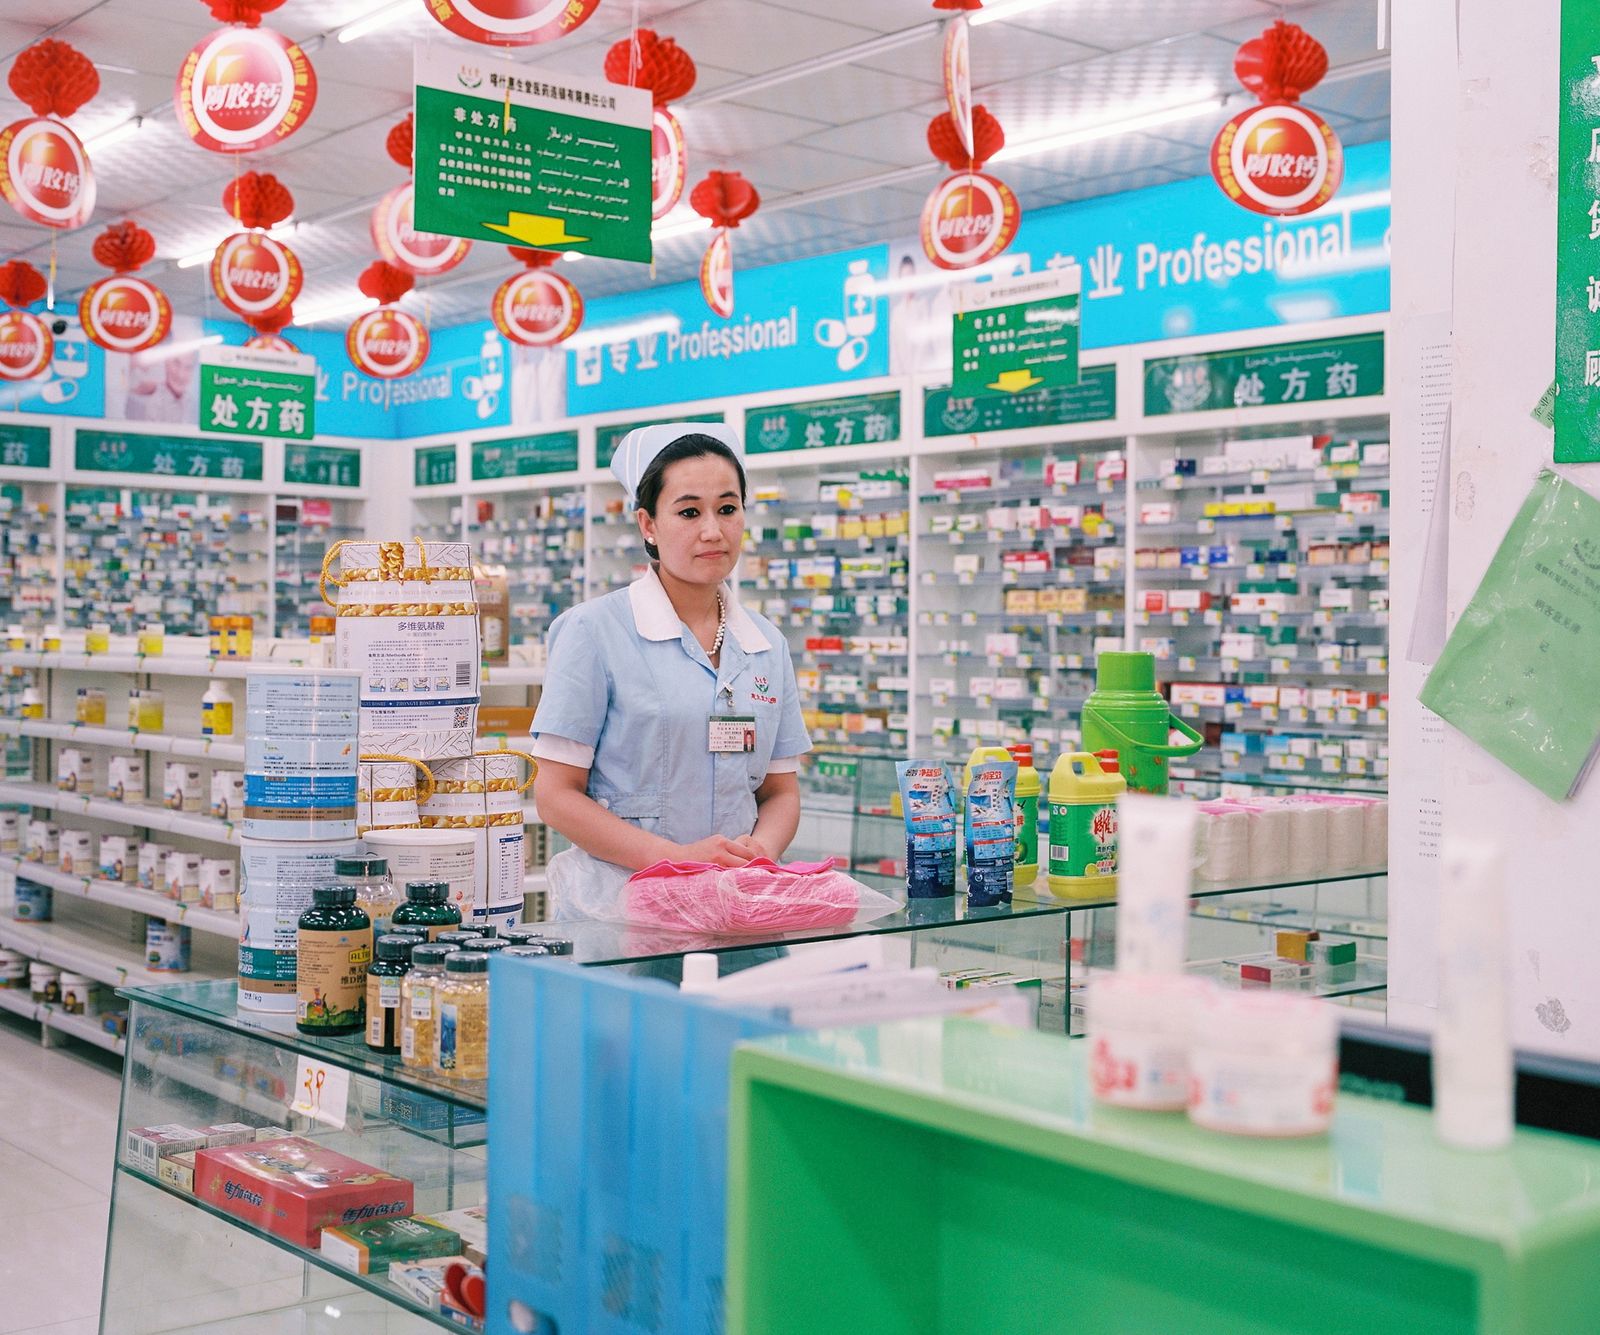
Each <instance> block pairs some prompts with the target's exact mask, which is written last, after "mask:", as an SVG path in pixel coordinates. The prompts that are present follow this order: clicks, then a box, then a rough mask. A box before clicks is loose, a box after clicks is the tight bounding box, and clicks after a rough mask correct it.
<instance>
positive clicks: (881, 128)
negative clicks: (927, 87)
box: [802, 111, 934, 167]
mask: <svg viewBox="0 0 1600 1335" xmlns="http://www.w3.org/2000/svg"><path fill="white" fill-rule="evenodd" d="M930 119H931V117H928V116H924V115H922V114H920V113H918V112H910V111H893V112H890V113H889V114H888V115H886V116H874V117H873V118H872V119H870V120H863V121H856V122H854V123H852V124H848V125H838V126H835V127H833V128H832V129H828V130H818V131H817V132H816V133H814V134H811V135H808V136H807V137H806V138H805V139H804V140H803V141H802V142H803V143H805V144H806V145H807V147H810V148H820V149H821V150H822V151H823V152H825V153H846V154H849V155H850V156H851V157H859V158H863V159H865V160H866V161H869V162H877V163H882V164H883V165H885V166H893V167H908V166H910V165H911V164H912V163H914V162H924V161H926V162H932V161H933V160H934V159H933V154H932V153H930V152H929V151H928V121H929V120H930Z"/></svg>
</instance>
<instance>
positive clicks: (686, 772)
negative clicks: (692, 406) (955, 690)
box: [533, 422, 811, 918]
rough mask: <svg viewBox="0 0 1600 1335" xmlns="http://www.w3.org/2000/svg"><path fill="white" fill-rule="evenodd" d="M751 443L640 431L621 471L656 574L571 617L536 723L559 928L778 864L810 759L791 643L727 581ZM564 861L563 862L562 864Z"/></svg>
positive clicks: (555, 627) (556, 641) (699, 427)
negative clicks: (690, 883)
mask: <svg viewBox="0 0 1600 1335" xmlns="http://www.w3.org/2000/svg"><path fill="white" fill-rule="evenodd" d="M740 453H741V445H740V441H739V437H738V435H737V433H736V432H734V431H733V430H732V429H731V428H729V427H726V426H722V425H720V424H709V423H703V422H694V423H672V424H665V425H657V426H648V427H642V428H640V429H638V430H635V431H632V432H629V434H628V435H627V437H626V438H625V439H624V440H623V442H622V444H621V445H620V446H619V447H618V449H617V453H616V455H615V457H614V458H613V459H612V461H611V471H612V472H613V473H614V474H616V477H617V480H618V481H620V482H621V483H622V485H623V487H624V489H625V490H626V491H627V494H628V497H629V503H630V504H631V505H632V506H633V509H634V515H635V518H636V519H637V521H638V524H639V531H640V534H641V535H642V536H643V538H644V549H645V552H646V553H647V554H648V556H649V558H650V565H651V568H650V570H649V571H648V572H647V573H646V574H645V575H644V576H643V577H642V578H640V579H638V580H635V581H634V582H633V584H631V585H630V586H629V587H628V588H626V589H619V590H618V591H617V592H615V593H610V594H606V595H605V596H604V597H601V598H595V599H592V600H591V601H589V602H587V603H583V604H581V605H580V606H578V607H574V608H572V609H571V610H570V611H568V612H565V613H563V614H562V615H561V616H559V617H557V618H556V620H555V622H554V624H552V625H551V627H550V638H549V661H548V663H547V666H546V668H545V685H544V694H543V696H542V698H541V699H540V701H539V709H538V713H537V714H536V715H535V717H534V721H533V734H534V737H535V739H536V740H535V742H534V746H533V753H534V755H536V756H537V757H538V758H539V774H538V778H537V780H536V783H535V789H534V793H535V798H536V801H537V802H538V808H539V817H540V819H541V820H542V821H544V822H545V824H547V825H549V826H550V827H551V828H552V829H554V830H556V831H558V832H559V833H561V834H563V835H565V836H566V837H567V838H568V839H570V840H571V841H572V843H573V844H575V845H576V848H575V849H573V850H571V851H569V852H567V853H562V854H559V855H558V857H557V859H555V860H553V861H552V865H551V868H550V884H551V892H552V898H553V899H554V901H555V903H554V906H553V907H554V910H555V915H556V916H558V917H564V918H572V917H586V916H596V917H612V916H617V912H616V908H617V900H618V898H619V896H620V894H621V887H622V882H623V880H625V879H626V877H627V876H628V875H629V874H631V873H632V872H634V871H637V870H638V869H639V868H641V867H647V866H649V865H650V864H651V863H654V862H659V861H661V860H662V859H672V860H675V861H680V862H681V861H693V862H711V863H717V864H719V865H721V866H725V867H735V866H742V865H743V864H744V863H745V862H747V861H749V860H750V859H751V858H755V857H769V858H772V859H774V860H778V861H781V860H782V857H783V853H784V850H785V849H786V848H788V846H789V842H790V841H791V840H792V839H793V838H794V834H795V829H796V827H797V826H798V824H799V821H800V786H799V777H798V770H799V760H800V756H801V755H802V754H803V753H804V752H806V751H809V750H810V749H811V741H810V738H809V737H807V735H806V730H805V725H804V723H802V721H801V717H800V701H799V697H798V695H797V693H796V689H795V679H794V665H793V663H792V661H791V660H790V657H789V646H788V643H787V641H785V639H784V638H783V636H782V635H781V634H779V632H778V631H777V630H776V629H775V628H774V627H773V625H772V623H771V622H769V621H767V620H766V619H765V618H764V617H761V616H758V615H756V614H755V613H753V612H750V611H748V610H746V609H745V608H744V607H742V606H741V605H740V604H739V601H738V599H737V598H736V597H735V595H734V591H733V588H732V585H731V584H730V583H729V582H728V576H729V575H730V573H731V572H732V570H733V568H734V564H735V562H737V561H738V559H739V552H740V548H741V546H742V544H743V541H744V524H745V512H744V504H745V475H744V467H743V465H742V464H741V462H740V459H739V455H740ZM558 864H560V865H558Z"/></svg>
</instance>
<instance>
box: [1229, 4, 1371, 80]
mask: <svg viewBox="0 0 1600 1335" xmlns="http://www.w3.org/2000/svg"><path fill="white" fill-rule="evenodd" d="M1276 17H1277V15H1276V14H1269V15H1268V16H1266V17H1265V18H1264V19H1261V20H1257V21H1255V22H1241V23H1234V24H1226V25H1224V24H1217V23H1213V24H1211V25H1210V27H1211V29H1212V31H1213V32H1216V33H1217V34H1218V35H1219V36H1222V37H1226V38H1227V39H1228V40H1229V41H1231V42H1233V43H1234V44H1235V45H1237V44H1238V43H1240V42H1244V41H1248V40H1249V39H1250V38H1252V37H1258V36H1260V35H1261V33H1262V32H1263V31H1264V30H1265V29H1266V28H1268V27H1270V26H1271V23H1272V20H1273V19H1274V18H1276ZM1284 18H1286V19H1288V20H1290V21H1291V22H1294V23H1298V24H1299V25H1300V26H1301V27H1302V28H1304V29H1305V30H1306V31H1307V32H1308V33H1310V34H1311V35H1312V36H1313V37H1315V38H1316V39H1317V40H1318V41H1319V42H1321V43H1322V44H1323V46H1325V47H1327V49H1328V62H1329V64H1332V65H1348V64H1350V63H1351V62H1352V61H1357V60H1370V59H1371V58H1372V57H1373V56H1377V55H1382V54H1383V52H1382V51H1381V50H1379V48H1378V0H1311V2H1309V3H1302V4H1301V5H1299V6H1298V7H1296V8H1295V9H1293V10H1292V11H1290V12H1288V13H1286V14H1285V15H1284Z"/></svg>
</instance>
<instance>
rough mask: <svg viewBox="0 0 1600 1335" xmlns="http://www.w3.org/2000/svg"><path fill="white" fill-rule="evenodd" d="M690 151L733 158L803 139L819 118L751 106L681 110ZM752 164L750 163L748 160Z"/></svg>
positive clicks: (817, 122)
mask: <svg viewBox="0 0 1600 1335" xmlns="http://www.w3.org/2000/svg"><path fill="white" fill-rule="evenodd" d="M679 119H680V120H681V121H682V123H683V135H684V139H685V140H686V141H687V143H688V145H689V152H690V153H699V154H705V155H707V156H710V157H714V158H725V159H730V160H734V162H735V163H736V162H737V160H738V159H741V158H746V157H748V156H750V155H753V154H755V153H757V152H758V151H761V150H763V149H770V148H775V147H778V146H780V145H783V144H789V143H793V142H794V141H795V140H796V139H803V138H805V137H806V136H807V135H809V134H811V133H812V132H813V131H815V130H816V129H817V128H818V127H819V126H820V125H821V124H823V122H820V121H815V120H804V119H802V118H801V117H799V116H785V115H782V114H781V113H779V112H776V111H759V110H757V109H756V108H754V107H740V106H725V105H719V106H712V107H698V108H695V109H693V110H690V111H685V112H683V113H681V115H680V117H679ZM751 165H752V166H753V165H754V164H753V163H752V164H751Z"/></svg>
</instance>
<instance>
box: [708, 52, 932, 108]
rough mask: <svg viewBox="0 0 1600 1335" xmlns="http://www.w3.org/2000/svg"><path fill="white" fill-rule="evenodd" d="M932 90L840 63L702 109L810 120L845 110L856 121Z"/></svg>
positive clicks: (919, 100) (920, 99)
mask: <svg viewBox="0 0 1600 1335" xmlns="http://www.w3.org/2000/svg"><path fill="white" fill-rule="evenodd" d="M934 92H935V90H934V89H933V88H932V86H931V85H929V84H927V83H923V82H920V81H918V80H916V79H908V78H902V77H901V76H899V75H897V74H889V73H886V72H885V71H883V70H878V69H868V68H866V67H865V66H863V65H839V66H836V67H834V68H833V69H830V70H822V71H819V72H818V73H816V74H813V75H810V76H808V77H807V78H804V79H795V80H793V81H792V82H790V83H785V84H780V85H778V86H777V87H776V88H768V89H763V90H762V91H760V92H757V93H754V94H752V95H751V96H750V97H748V98H740V99H739V100H738V101H737V102H724V103H717V104H715V107H714V108H706V109H705V110H708V111H709V110H713V109H717V108H724V107H728V108H731V107H738V106H751V105H754V106H758V107H762V108H766V109H769V110H772V111H782V112H785V113H787V114H788V115H791V116H800V117H803V118H805V119H807V120H812V121H819V120H826V121H832V120H833V119H834V118H835V117H836V116H837V115H838V114H839V112H840V111H845V112H846V114H848V115H849V116H850V118H851V119H852V120H858V121H859V120H867V119H869V118H870V117H873V116H881V115H884V114H886V113H888V112H891V111H902V110H905V109H907V108H910V107H916V106H920V105H922V104H923V103H925V102H927V101H928V99H929V97H930V95H932V94H933V93H934Z"/></svg>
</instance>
